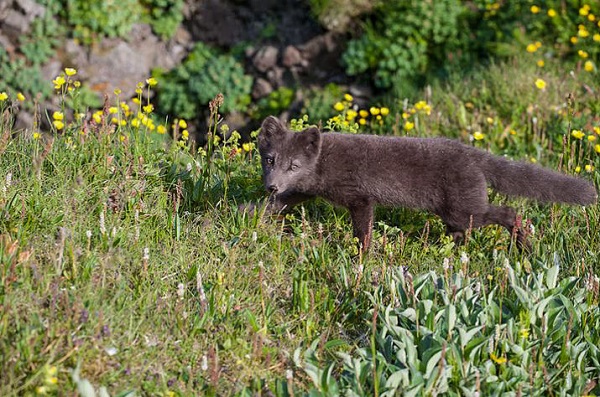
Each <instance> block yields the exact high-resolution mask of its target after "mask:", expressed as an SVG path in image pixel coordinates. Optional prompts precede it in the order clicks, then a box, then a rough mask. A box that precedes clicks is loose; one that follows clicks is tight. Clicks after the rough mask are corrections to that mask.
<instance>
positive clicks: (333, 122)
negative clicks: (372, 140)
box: [327, 94, 390, 133]
mask: <svg viewBox="0 0 600 397" xmlns="http://www.w3.org/2000/svg"><path fill="white" fill-rule="evenodd" d="M353 101H354V98H353V97H352V95H350V94H345V95H344V100H343V101H340V102H336V103H335V104H334V105H333V108H334V109H335V110H336V111H338V112H340V114H339V115H337V116H334V117H332V118H331V119H329V120H328V121H327V128H328V129H331V130H344V131H348V132H352V133H356V132H358V130H359V128H360V127H363V126H366V127H369V128H373V127H379V126H382V125H383V123H384V119H385V117H386V116H387V115H389V114H390V109H389V108H387V107H385V106H382V107H377V106H371V107H369V108H368V109H360V107H359V106H358V105H357V104H354V103H353Z"/></svg>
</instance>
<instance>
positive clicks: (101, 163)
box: [0, 59, 600, 396]
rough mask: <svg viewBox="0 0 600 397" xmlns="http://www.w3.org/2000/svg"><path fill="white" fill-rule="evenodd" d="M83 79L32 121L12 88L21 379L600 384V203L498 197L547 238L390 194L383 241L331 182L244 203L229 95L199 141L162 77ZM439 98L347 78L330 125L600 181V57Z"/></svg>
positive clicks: (511, 75) (247, 386)
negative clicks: (599, 63) (288, 206)
mask: <svg viewBox="0 0 600 397" xmlns="http://www.w3.org/2000/svg"><path fill="white" fill-rule="evenodd" d="M76 78H77V72H76V70H74V69H66V70H65V72H64V73H62V74H61V75H60V76H57V78H56V79H55V80H54V81H53V84H54V88H55V90H56V95H58V97H59V99H60V101H61V104H62V108H61V109H60V110H59V111H56V112H52V113H49V114H39V115H38V117H39V119H42V118H44V119H47V122H48V124H49V125H51V126H52V127H51V129H52V131H49V132H42V131H40V130H39V128H38V127H36V128H35V129H34V130H32V131H13V130H12V129H11V120H12V118H13V117H14V115H15V114H16V112H18V111H19V107H20V106H22V105H23V103H24V102H26V101H28V100H30V99H29V98H25V97H24V96H23V95H18V93H13V92H8V93H5V92H0V107H1V110H2V120H1V123H0V132H1V134H0V136H1V139H0V186H1V189H0V231H1V235H0V265H1V266H0V272H1V274H2V284H1V285H0V306H1V307H2V310H1V311H0V366H1V367H0V371H1V373H2V382H1V385H0V394H2V395H45V394H48V395H56V394H59V395H61V394H71V393H72V392H73V391H74V390H79V393H80V394H81V395H84V396H90V395H94V394H93V393H95V394H96V395H98V394H99V395H106V394H104V393H108V394H110V395H128V394H129V393H131V394H136V395H164V396H172V395H194V394H206V395H211V394H212V395H217V394H218V395H229V394H236V393H238V394H241V395H251V394H254V393H267V392H268V391H271V392H273V393H275V394H276V395H301V394H305V393H306V394H308V393H311V394H313V395H321V394H324V395H335V394H338V393H342V392H344V393H346V394H349V395H378V394H381V395H384V394H385V395H394V394H396V393H404V394H408V395H410V394H412V395H430V394H440V393H449V394H455V395H469V394H472V395H475V394H476V393H478V392H479V393H485V394H486V395H487V394H501V393H512V394H514V395H517V394H522V393H526V394H548V393H552V394H563V393H566V394H592V393H598V392H599V391H600V389H599V387H598V386H597V382H598V373H599V372H598V366H599V364H598V363H599V361H598V360H599V359H600V357H599V355H598V354H599V353H598V348H597V346H598V344H599V335H598V329H599V327H598V325H597V321H598V313H597V310H598V309H597V303H598V289H599V286H598V278H597V276H596V274H597V273H598V270H599V265H600V261H599V259H598V252H599V249H600V230H599V229H600V217H599V208H598V205H594V206H590V207H586V208H581V207H569V206H561V205H545V206H542V205H538V204H535V203H531V202H527V201H526V200H521V199H507V198H505V197H500V196H495V195H494V196H492V198H493V200H494V201H496V202H510V204H511V205H513V206H515V207H516V208H518V209H519V211H520V213H521V214H523V216H524V218H525V219H526V221H527V222H530V223H531V225H532V232H533V231H534V234H533V236H532V238H531V242H532V249H531V253H529V254H524V253H521V252H518V251H516V250H513V249H512V248H511V244H510V236H508V234H507V233H506V232H505V231H503V230H501V229H500V228H495V227H488V228H485V229H481V230H474V231H472V232H471V233H470V235H469V236H468V239H467V241H466V243H465V244H464V245H462V246H459V247H456V246H454V244H453V243H452V242H451V240H450V239H449V238H447V237H446V236H444V233H443V227H442V224H441V222H439V221H438V220H437V219H436V218H435V217H433V216H431V215H429V214H426V213H423V212H415V211H408V210H404V209H394V210H380V211H378V213H377V221H378V222H377V224H376V225H375V234H374V243H373V247H372V250H371V251H370V252H369V254H368V255H362V254H360V253H359V252H357V250H356V244H355V242H354V241H353V240H352V238H351V235H352V230H351V227H350V222H349V219H348V215H347V214H346V213H345V211H343V210H341V209H337V208H334V207H332V206H331V205H329V204H327V203H326V202H323V201H319V200H318V201H315V202H312V203H308V204H306V205H305V206H304V207H303V208H298V209H296V210H295V211H293V212H292V213H291V214H288V215H287V216H285V217H282V218H280V219H273V218H269V217H265V216H263V215H262V214H261V213H260V211H258V212H256V213H255V214H253V215H249V214H248V213H246V212H244V211H243V210H241V209H240V208H239V205H240V204H244V203H248V202H251V201H259V200H261V199H262V198H263V197H264V194H263V188H262V185H261V181H260V162H259V159H258V153H257V152H256V150H255V147H254V143H253V141H249V142H242V141H241V140H240V137H239V134H237V133H236V132H235V131H229V129H228V127H227V126H226V125H223V124H222V122H221V121H220V118H219V115H218V108H219V106H221V105H222V101H223V99H222V98H221V97H220V96H217V97H216V98H215V99H214V100H213V101H211V103H210V111H211V127H210V131H209V134H208V143H207V145H206V146H204V147H201V148H197V147H196V146H195V144H194V143H193V142H191V141H190V139H189V133H188V131H187V129H186V128H187V123H186V121H185V120H176V119H175V120H173V119H160V118H158V117H157V116H155V114H156V111H155V109H154V106H153V105H152V104H151V103H148V102H147V101H146V100H145V99H144V98H145V97H146V96H145V95H144V94H145V93H147V92H148V90H152V89H154V87H155V85H156V84H160V80H159V81H156V80H155V79H149V80H148V81H147V82H145V83H140V85H139V90H138V97H136V98H133V100H131V101H129V100H128V101H124V98H120V93H119V91H118V90H116V91H115V92H114V93H113V95H111V96H110V97H109V98H108V99H107V101H106V103H105V106H104V107H103V108H102V109H99V110H87V109H80V108H78V106H77V103H78V102H77V95H78V92H79V89H80V84H79V83H78V81H77V80H76ZM419 96H420V97H419V98H414V99H404V98H390V99H389V100H387V102H385V103H374V104H372V106H369V107H368V108H365V109H361V108H358V107H356V106H355V105H354V103H353V101H354V99H353V98H352V97H351V96H350V95H343V96H342V97H341V98H339V102H338V103H336V104H335V105H334V108H335V111H336V112H338V113H339V114H338V115H337V116H336V117H334V118H332V119H330V120H329V121H327V122H326V123H324V127H325V128H326V129H334V130H338V129H341V130H346V131H359V132H371V133H380V134H383V133H388V134H390V133H392V134H398V135H419V136H438V135H444V136H450V137H455V138H457V139H460V140H462V141H464V142H470V143H471V144H472V145H476V146H480V147H482V148H486V149H489V150H491V151H493V152H494V153H496V154H500V155H502V154H505V155H507V156H510V157H512V158H515V159H521V160H526V161H534V162H538V163H540V164H543V165H545V166H548V167H551V168H554V169H560V170H561V171H562V172H565V173H569V174H580V175H581V176H582V177H585V178H588V179H590V180H592V181H594V182H595V184H596V186H598V185H600V174H599V172H598V168H597V167H598V165H599V164H598V161H599V159H600V145H599V138H600V137H599V135H600V109H599V108H598V103H600V101H599V99H600V98H599V97H598V96H599V94H598V92H597V90H596V87H595V85H594V84H593V75H591V74H590V73H589V72H587V71H585V70H584V69H574V70H573V71H571V70H568V69H567V70H564V69H561V68H560V67H559V66H557V65H552V64H551V63H550V62H547V63H546V65H545V66H544V68H540V67H539V66H537V65H536V63H535V62H529V61H528V60H526V59H520V60H514V61H511V62H508V63H502V64H496V65H491V66H490V67H489V68H486V69H482V70H479V71H477V72H476V73H473V74H471V75H470V76H468V77H465V76H456V77H454V78H452V79H450V80H449V82H447V83H443V84H442V83H438V84H435V85H433V86H431V87H429V88H428V89H425V90H423V91H422V92H420V93H419ZM39 119H38V120H39ZM310 122H311V119H310V115H308V116H307V117H305V118H302V119H299V120H294V121H293V123H292V126H293V127H294V128H302V126H303V125H305V124H307V123H308V124H310ZM37 125H40V123H38V124H36V126H37ZM349 133H352V132H349Z"/></svg>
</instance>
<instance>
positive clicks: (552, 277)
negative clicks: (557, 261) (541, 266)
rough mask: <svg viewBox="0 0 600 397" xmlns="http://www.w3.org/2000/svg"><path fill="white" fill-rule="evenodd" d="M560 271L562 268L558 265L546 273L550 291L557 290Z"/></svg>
mask: <svg viewBox="0 0 600 397" xmlns="http://www.w3.org/2000/svg"><path fill="white" fill-rule="evenodd" d="M559 270H560V267H559V266H558V265H556V266H552V267H550V268H549V269H548V270H547V271H546V286H548V288H549V289H554V288H556V281H557V280H558V271H559Z"/></svg>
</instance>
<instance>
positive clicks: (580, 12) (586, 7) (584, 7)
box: [579, 4, 590, 17]
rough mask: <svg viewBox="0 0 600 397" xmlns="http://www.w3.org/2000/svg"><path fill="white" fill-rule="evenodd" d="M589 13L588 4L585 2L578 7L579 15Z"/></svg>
mask: <svg viewBox="0 0 600 397" xmlns="http://www.w3.org/2000/svg"><path fill="white" fill-rule="evenodd" d="M589 13H590V6H588V5H587V4H585V5H584V6H583V7H581V8H580V9H579V15H581V16H582V17H584V16H586V15H587V14H589Z"/></svg>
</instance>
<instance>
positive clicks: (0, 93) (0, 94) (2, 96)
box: [0, 91, 8, 102]
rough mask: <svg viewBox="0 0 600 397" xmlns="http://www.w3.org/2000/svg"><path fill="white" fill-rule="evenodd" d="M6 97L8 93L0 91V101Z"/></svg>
mask: <svg viewBox="0 0 600 397" xmlns="http://www.w3.org/2000/svg"><path fill="white" fill-rule="evenodd" d="M7 99H8V94H7V93H6V92H4V91H2V92H0V102H4V101H6V100H7Z"/></svg>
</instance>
